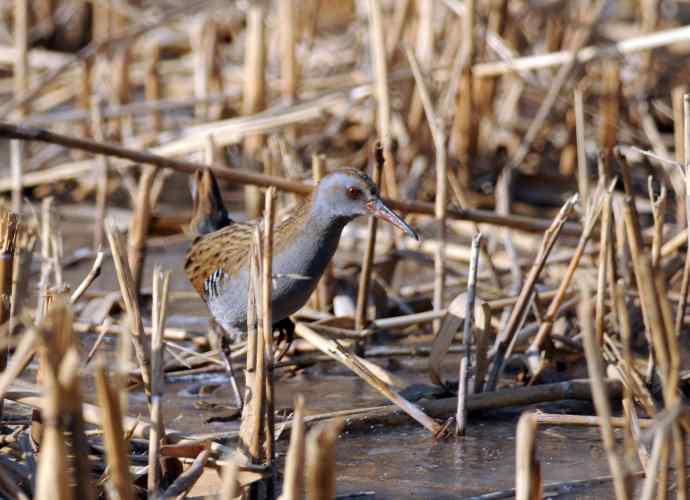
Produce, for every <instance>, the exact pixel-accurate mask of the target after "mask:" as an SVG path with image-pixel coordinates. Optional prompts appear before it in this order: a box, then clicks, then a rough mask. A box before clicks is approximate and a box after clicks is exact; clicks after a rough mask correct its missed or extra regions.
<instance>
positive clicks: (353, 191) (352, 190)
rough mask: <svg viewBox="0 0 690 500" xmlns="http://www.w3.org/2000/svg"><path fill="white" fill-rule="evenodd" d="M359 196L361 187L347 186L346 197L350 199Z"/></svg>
mask: <svg viewBox="0 0 690 500" xmlns="http://www.w3.org/2000/svg"><path fill="white" fill-rule="evenodd" d="M360 196H362V190H361V189H359V188H357V187H354V186H350V187H349V188H347V197H348V198H350V199H351V200H356V199H358V198H359V197H360Z"/></svg>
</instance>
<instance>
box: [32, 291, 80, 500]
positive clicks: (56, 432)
mask: <svg viewBox="0 0 690 500" xmlns="http://www.w3.org/2000/svg"><path fill="white" fill-rule="evenodd" d="M71 325H72V314H71V311H70V310H69V309H68V308H67V307H66V305H65V304H64V303H63V302H62V301H61V299H60V298H57V299H56V302H55V303H54V304H53V305H52V306H51V307H50V310H49V311H48V315H47V318H46V321H45V322H43V323H42V325H41V327H40V329H39V332H40V338H41V341H42V342H41V343H40V353H41V364H40V370H39V371H40V377H39V378H40V382H41V384H42V385H43V387H44V392H45V398H44V402H43V408H42V410H41V426H40V434H41V441H40V454H39V464H38V471H37V473H36V498H39V499H48V498H56V495H57V498H59V499H61V500H62V499H65V500H69V499H71V498H73V491H72V489H71V486H70V484H69V481H68V479H69V474H68V469H67V449H66V446H65V435H64V433H65V431H66V429H65V428H64V422H63V418H64V417H65V415H66V414H67V413H68V412H69V408H68V406H67V405H68V401H67V399H68V398H67V397H66V394H65V388H64V387H63V385H62V384H61V382H60V379H59V375H60V372H61V365H62V363H63V360H64V358H65V355H66V353H67V352H68V351H69V350H70V348H73V346H74V338H73V336H72V329H71ZM72 352H73V356H74V355H76V352H74V351H72ZM73 364H74V363H72V365H73ZM77 364H78V360H77ZM72 369H76V368H75V367H74V366H72ZM73 376H74V375H73V374H72V375H71V377H73ZM72 403H74V401H72ZM70 406H71V407H72V409H73V408H74V406H73V405H70ZM34 430H37V429H32V432H33V431H34ZM34 436H35V434H34ZM79 437H82V436H76V437H75V438H79ZM78 468H79V471H80V472H83V467H78ZM80 484H82V481H80Z"/></svg>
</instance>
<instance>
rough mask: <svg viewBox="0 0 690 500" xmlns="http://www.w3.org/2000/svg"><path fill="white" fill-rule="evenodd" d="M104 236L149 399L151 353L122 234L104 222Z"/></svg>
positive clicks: (109, 222) (113, 226)
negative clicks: (125, 256) (106, 239)
mask: <svg viewBox="0 0 690 500" xmlns="http://www.w3.org/2000/svg"><path fill="white" fill-rule="evenodd" d="M105 229H106V234H107V236H108V241H109V243H110V251H111V253H112V256H113V263H114V264H115V272H116V273H117V280H118V283H119V284H120V293H121V295H122V301H123V302H124V305H125V310H126V311H127V318H128V321H129V327H130V334H131V340H132V345H133V346H134V354H135V355H136V358H137V361H138V363H139V369H140V370H141V378H142V380H143V381H144V390H145V391H146V395H147V397H149V398H150V397H151V372H150V359H151V353H150V351H149V345H148V343H147V342H145V333H144V324H143V323H142V319H141V312H140V310H139V303H138V300H137V292H136V288H135V283H134V278H133V277H132V272H131V269H130V267H129V265H128V264H127V262H126V261H125V259H124V242H123V238H122V234H121V233H120V231H119V230H118V229H117V228H116V227H115V225H114V223H113V222H112V221H106V228H105Z"/></svg>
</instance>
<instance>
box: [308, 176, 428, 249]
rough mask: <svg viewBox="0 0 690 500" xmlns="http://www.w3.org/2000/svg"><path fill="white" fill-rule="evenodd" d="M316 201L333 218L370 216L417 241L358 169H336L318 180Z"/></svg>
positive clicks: (374, 185)
mask: <svg viewBox="0 0 690 500" xmlns="http://www.w3.org/2000/svg"><path fill="white" fill-rule="evenodd" d="M315 204H316V208H317V210H319V211H322V212H325V213H326V215H327V216H329V217H333V218H342V219H346V220H351V219H354V218H355V217H358V216H360V215H373V216H375V217H378V218H380V219H383V220H385V221H386V222H389V223H391V224H393V225H394V226H396V227H397V228H399V229H400V230H402V231H403V232H405V233H407V234H408V235H410V236H412V237H413V238H414V239H416V240H419V235H418V234H417V232H416V231H415V230H414V229H412V228H411V227H410V226H409V225H408V224H407V223H406V222H405V221H404V220H402V218H401V217H400V216H399V215H398V214H396V213H395V212H394V211H393V210H391V209H390V208H388V206H386V204H385V203H384V202H383V200H382V199H381V196H380V195H379V191H378V188H377V187H376V184H374V181H372V180H371V179H370V178H369V176H368V175H366V174H365V173H363V172H360V171H359V170H355V169H353V168H347V169H341V170H336V171H334V172H332V173H330V174H328V175H327V176H325V177H324V178H323V179H321V182H319V185H318V186H317V187H316V193H315Z"/></svg>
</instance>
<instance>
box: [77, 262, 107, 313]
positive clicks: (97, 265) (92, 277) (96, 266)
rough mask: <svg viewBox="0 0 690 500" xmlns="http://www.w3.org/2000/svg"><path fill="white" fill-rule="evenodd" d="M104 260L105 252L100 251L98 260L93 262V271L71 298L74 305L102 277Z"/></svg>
mask: <svg viewBox="0 0 690 500" xmlns="http://www.w3.org/2000/svg"><path fill="white" fill-rule="evenodd" d="M104 258H105V252H102V251H98V252H97V253H96V259H95V260H94V261H93V265H92V266H91V270H90V271H89V272H88V274H87V275H86V276H85V277H84V279H83V280H82V282H81V283H80V284H79V286H78V287H77V288H75V290H74V292H72V295H71V296H70V302H71V303H72V304H76V303H77V302H78V301H79V299H80V298H81V296H82V295H84V292H85V291H86V290H88V289H89V287H90V286H91V284H92V283H93V282H94V281H95V280H96V278H98V277H99V276H100V275H101V267H102V266H103V259H104Z"/></svg>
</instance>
